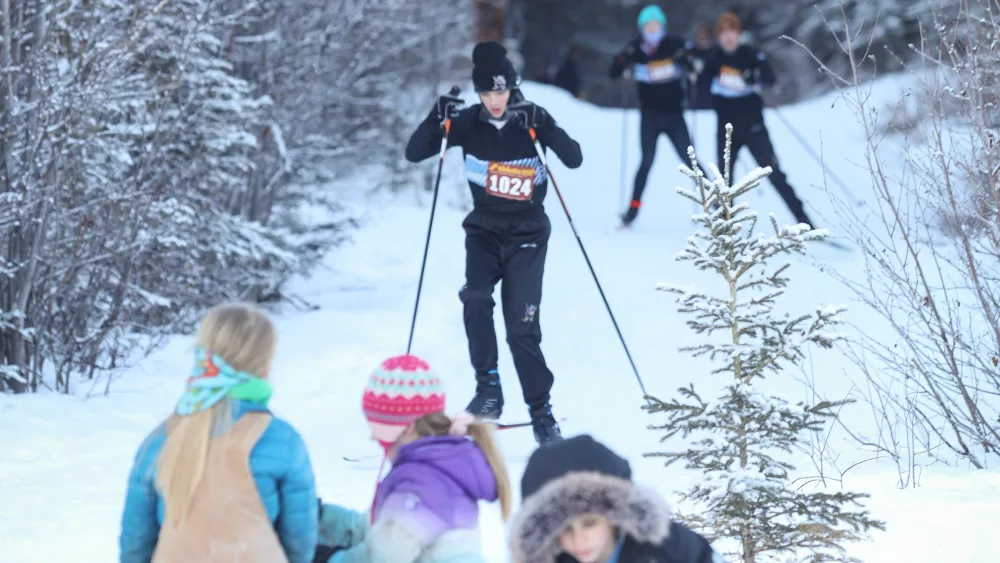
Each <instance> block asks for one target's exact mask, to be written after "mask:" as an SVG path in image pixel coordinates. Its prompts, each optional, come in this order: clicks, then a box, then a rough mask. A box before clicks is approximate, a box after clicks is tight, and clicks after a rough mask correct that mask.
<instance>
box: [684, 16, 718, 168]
mask: <svg viewBox="0 0 1000 563" xmlns="http://www.w3.org/2000/svg"><path fill="white" fill-rule="evenodd" d="M715 46H716V45H715V38H714V37H713V36H712V27H711V26H710V25H709V24H707V23H702V24H698V29H697V30H696V31H695V38H694V41H692V42H691V43H690V44H688V46H687V50H688V58H689V59H690V61H691V66H692V67H693V71H694V72H693V74H694V80H692V81H691V82H693V85H692V87H691V92H690V94H689V96H690V100H691V106H690V107H691V109H696V110H706V109H713V107H714V106H713V105H712V76H710V75H709V74H707V73H706V72H704V70H705V62H706V61H707V60H708V59H709V58H710V57H711V56H712V55H713V54H714V53H715ZM685 162H686V160H685Z"/></svg>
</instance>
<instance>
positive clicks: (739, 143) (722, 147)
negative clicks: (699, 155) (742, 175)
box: [716, 117, 815, 227]
mask: <svg viewBox="0 0 1000 563" xmlns="http://www.w3.org/2000/svg"><path fill="white" fill-rule="evenodd" d="M727 122H730V123H732V124H733V145H732V147H730V149H729V151H730V156H729V158H730V161H729V164H730V170H729V173H730V175H732V167H733V165H734V164H735V163H736V158H737V156H739V153H740V149H742V148H743V147H746V148H748V149H750V154H751V155H753V158H754V160H756V161H757V165H758V166H762V167H763V166H770V167H771V175H770V176H769V178H770V180H771V184H773V185H774V187H775V189H777V190H778V194H780V195H781V199H783V200H785V205H787V206H788V210H789V211H791V212H792V215H794V216H795V220H796V221H799V222H801V223H807V224H809V225H810V226H813V227H815V225H813V224H812V221H811V220H810V219H809V216H808V215H806V211H805V209H804V208H803V206H802V201H801V200H800V199H799V197H798V196H797V195H796V194H795V190H794V189H793V188H792V186H790V185H788V178H787V177H785V173H784V172H782V171H781V168H780V167H779V166H778V157H777V155H775V153H774V146H772V145H771V135H770V134H769V133H768V131H767V127H766V126H765V125H764V121H763V119H761V120H752V121H747V122H740V121H739V120H734V119H729V120H726V119H723V118H721V117H720V118H719V122H718V129H717V130H716V158H717V159H718V163H719V170H721V171H722V172H723V173H725V172H726V171H725V169H724V168H725V160H724V158H725V151H726V123H727ZM730 177H732V176H730Z"/></svg>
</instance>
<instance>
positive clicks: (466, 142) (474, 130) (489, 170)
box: [406, 91, 583, 216]
mask: <svg viewBox="0 0 1000 563" xmlns="http://www.w3.org/2000/svg"><path fill="white" fill-rule="evenodd" d="M518 99H521V96H520V92H519V91H515V92H513V93H512V94H511V101H510V103H515V101H517V100H518ZM535 132H536V134H537V135H538V142H539V143H540V144H541V145H542V149H543V150H545V149H550V148H551V149H552V151H553V152H555V153H556V156H558V157H559V160H561V161H562V162H563V164H565V165H566V166H567V167H569V168H578V167H579V166H580V164H582V163H583V154H582V153H581V152H580V145H579V144H578V143H577V142H576V141H574V140H573V139H571V138H570V137H569V135H567V134H566V132H565V131H563V130H562V129H561V128H560V127H559V126H558V125H556V122H555V120H554V119H553V118H552V116H551V115H550V114H548V112H546V113H545V119H544V122H543V123H542V124H541V125H539V126H538V127H537V128H536V129H535ZM443 134H444V131H443V130H442V129H441V125H440V123H439V122H438V119H437V117H436V115H435V112H434V111H431V114H430V115H429V116H427V119H425V120H424V122H423V123H421V124H420V126H419V127H417V130H416V131H414V132H413V135H412V136H411V137H410V142H409V143H407V145H406V159H407V160H409V161H410V162H420V161H422V160H424V159H427V158H430V157H431V156H434V155H435V154H438V151H440V150H441V136H442V135H443ZM448 146H449V147H462V153H463V154H464V156H465V176H466V179H467V180H468V182H469V189H470V190H471V191H472V202H473V207H474V209H475V210H476V211H479V212H486V213H493V214H498V215H509V216H523V215H530V214H542V213H544V212H545V211H544V207H543V205H542V203H543V201H544V200H545V193H546V191H547V190H548V174H547V173H546V171H545V167H544V166H543V165H542V162H541V160H540V159H539V158H538V153H537V152H535V147H534V144H533V143H532V141H531V137H530V136H529V134H528V131H527V129H525V128H524V126H523V125H522V124H521V123H520V122H519V121H518V120H516V119H509V120H507V122H506V124H504V125H503V126H502V127H500V128H499V129H497V127H496V126H495V125H494V124H493V123H491V118H490V115H489V112H487V111H486V108H485V107H483V105H482V104H475V105H473V106H471V107H468V108H465V109H463V110H462V111H460V112H458V115H456V116H455V117H454V118H453V119H452V123H451V133H450V134H449V135H448Z"/></svg>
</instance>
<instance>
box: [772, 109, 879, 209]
mask: <svg viewBox="0 0 1000 563" xmlns="http://www.w3.org/2000/svg"><path fill="white" fill-rule="evenodd" d="M768 107H769V108H771V109H772V110H774V115H777V116H778V119H780V120H781V122H782V123H784V124H785V127H787V128H788V130H789V131H790V132H791V133H792V136H793V137H795V139H796V140H798V142H799V144H800V145H802V148H804V149H806V152H808V153H809V154H810V155H811V156H812V157H813V159H815V160H816V162H817V163H818V164H819V165H820V166H822V167H823V172H824V173H825V174H826V175H827V176H829V177H830V178H831V179H833V181H834V183H835V184H837V186H838V187H839V188H840V189H841V191H843V192H844V195H846V196H847V197H849V198H851V199H853V200H855V204H856V205H864V204H865V202H864V201H862V200H860V199H856V197H855V195H854V193H853V192H851V190H850V188H848V187H847V185H845V184H844V182H843V181H841V180H840V178H838V177H837V175H836V174H834V173H833V171H832V170H830V169H829V168H827V167H826V163H824V162H823V158H822V157H821V156H820V155H818V154H816V151H814V150H813V149H812V147H811V146H809V142H808V141H806V139H805V137H803V136H802V135H801V134H800V133H799V132H798V130H796V129H795V127H793V126H792V124H791V123H789V122H788V120H787V119H785V116H784V115H782V114H781V112H780V111H778V108H777V107H776V106H768Z"/></svg>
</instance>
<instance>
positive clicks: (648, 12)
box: [637, 4, 667, 30]
mask: <svg viewBox="0 0 1000 563" xmlns="http://www.w3.org/2000/svg"><path fill="white" fill-rule="evenodd" d="M651 21H657V22H660V25H662V26H663V29H664V30H666V29H667V14H664V13H663V10H662V9H660V7H659V6H657V5H656V4H650V5H649V6H646V7H645V8H643V9H642V11H641V12H639V19H638V20H637V23H638V25H639V29H642V27H643V26H644V25H646V24H647V23H649V22H651Z"/></svg>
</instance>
